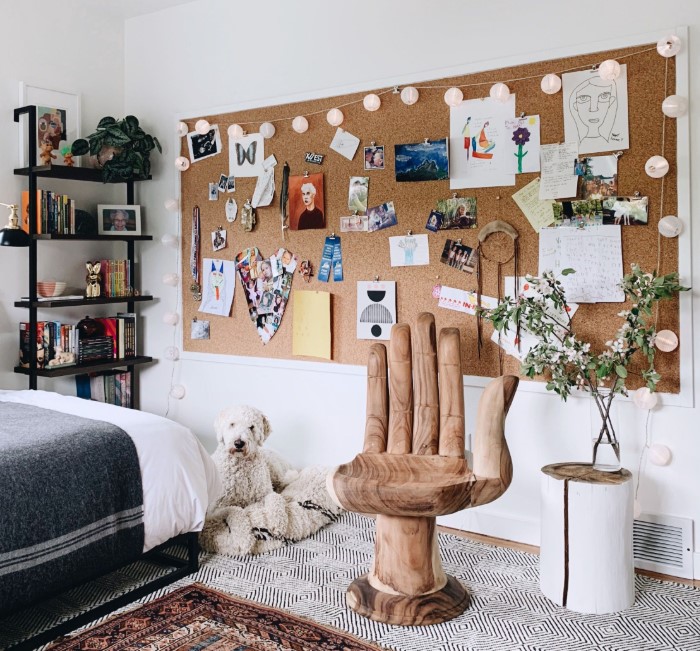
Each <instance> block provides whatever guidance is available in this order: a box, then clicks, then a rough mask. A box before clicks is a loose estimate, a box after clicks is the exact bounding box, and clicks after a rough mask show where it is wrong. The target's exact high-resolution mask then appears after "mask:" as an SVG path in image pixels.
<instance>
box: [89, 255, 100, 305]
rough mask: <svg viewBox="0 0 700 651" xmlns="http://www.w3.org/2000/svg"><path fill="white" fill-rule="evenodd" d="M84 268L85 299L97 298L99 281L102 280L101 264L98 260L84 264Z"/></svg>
mask: <svg viewBox="0 0 700 651" xmlns="http://www.w3.org/2000/svg"><path fill="white" fill-rule="evenodd" d="M85 267H86V268H87V276H85V281H86V282H87V287H86V288H85V297H86V298H97V297H98V296H99V295H100V281H101V280H102V274H100V267H101V264H100V262H99V260H95V262H86V263H85Z"/></svg>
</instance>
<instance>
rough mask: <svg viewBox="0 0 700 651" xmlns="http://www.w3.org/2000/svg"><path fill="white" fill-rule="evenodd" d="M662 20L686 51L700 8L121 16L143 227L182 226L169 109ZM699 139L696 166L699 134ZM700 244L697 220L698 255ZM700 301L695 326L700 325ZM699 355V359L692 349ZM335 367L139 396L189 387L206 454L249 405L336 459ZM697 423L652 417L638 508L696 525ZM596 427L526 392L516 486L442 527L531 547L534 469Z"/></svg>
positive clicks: (559, 42) (253, 10) (179, 412)
mask: <svg viewBox="0 0 700 651" xmlns="http://www.w3.org/2000/svg"><path fill="white" fill-rule="evenodd" d="M660 23H665V24H666V26H668V27H672V26H673V25H681V24H686V25H689V26H690V35H691V49H692V48H693V40H695V41H697V39H698V38H700V5H698V4H697V3H690V2H687V0H668V1H667V2H664V3H663V9H661V5H660V4H659V3H658V2H657V1H652V0H626V1H625V2H617V3H610V2H602V1H601V0H591V1H590V2H589V3H588V4H587V5H586V7H585V9H584V8H582V7H581V6H580V5H572V3H565V2H561V1H546V2H544V1H543V2H538V3H530V4H529V5H527V7H526V6H525V5H523V4H522V3H516V2H503V1H495V2H488V3H486V2H483V3H475V2H469V3H467V2H461V1H458V0H454V1H446V0H436V1H434V2H431V3H426V2H423V1H421V0H385V1H384V2H372V1H370V0H368V1H346V2H344V3H329V2H324V1H323V0H307V2H305V3H303V5H301V4H300V3H293V2H288V1H285V0H275V1H268V2H265V3H254V2H247V3H241V2H237V3H230V2H225V1H224V0H200V1H198V2H192V3H191V4H188V5H183V6H180V7H177V8H174V9H171V10H167V11H164V12H161V13H157V14H152V15H149V16H144V17H140V18H134V19H131V20H128V21H127V24H126V100H125V101H126V107H127V109H128V111H129V112H133V113H135V114H136V115H138V116H139V117H140V118H142V119H143V120H144V121H146V122H147V123H148V124H149V126H151V127H152V128H153V130H154V131H156V132H157V134H158V135H160V136H162V139H163V140H164V141H165V143H166V152H165V155H164V156H163V157H162V160H160V161H159V162H158V163H157V165H156V167H155V176H156V180H155V181H154V182H153V183H150V184H147V185H148V187H145V188H144V194H143V197H144V201H145V203H146V204H147V205H148V207H149V211H150V212H149V215H150V219H149V227H150V229H151V231H152V232H153V233H154V235H156V236H157V237H159V236H160V235H162V234H163V233H165V232H176V230H177V224H176V218H175V217H174V216H172V215H169V214H167V213H165V211H164V210H163V209H162V208H161V206H162V204H163V200H164V199H166V198H168V197H170V196H173V195H174V194H175V191H176V173H175V172H174V171H173V167H172V160H173V157H174V155H173V149H174V145H175V144H176V140H175V138H174V137H172V136H171V134H172V130H173V128H174V125H175V115H176V114H187V115H190V116H195V115H198V114H202V113H205V112H208V111H209V112H210V110H211V109H213V108H214V107H221V106H227V105H232V104H238V103H243V102H259V103H261V104H264V103H270V102H273V101H274V98H275V97H283V96H287V95H293V94H297V93H306V92H308V93H314V92H318V93H320V92H323V93H324V94H325V91H328V94H333V91H332V90H331V89H337V88H340V87H344V86H352V85H364V86H366V87H367V88H372V87H376V84H377V82H378V81H379V80H387V79H394V80H397V83H398V80H401V81H405V82H408V81H411V80H421V79H425V78H426V77H427V78H429V77H430V76H431V73H430V71H432V70H436V69H445V68H447V67H452V68H453V69H454V70H455V72H456V71H458V69H459V66H460V65H461V64H462V65H467V64H473V63H474V62H478V61H481V62H483V66H484V68H487V67H494V66H497V65H498V63H497V59H499V58H501V57H506V56H514V55H522V56H524V55H527V54H528V53H531V52H544V53H543V58H546V52H547V50H548V49H549V48H552V49H555V48H560V47H564V46H567V45H572V44H583V45H586V44H589V43H592V42H595V41H600V40H608V39H612V38H615V37H617V36H619V35H620V34H629V35H632V34H637V33H642V32H649V31H651V30H654V29H657V28H659V27H662V25H661V24H660ZM691 61H692V53H691ZM691 74H692V79H691V85H692V88H693V89H694V91H693V93H692V94H691V98H690V105H691V107H692V113H693V118H697V116H698V115H700V108H699V107H700V101H698V100H699V99H700V98H698V93H697V88H698V87H700V68H699V67H697V66H694V67H693V68H692V70H691ZM384 85H386V84H384ZM273 142H274V141H273ZM692 145H693V151H694V152H695V153H694V155H693V163H694V166H695V168H696V169H697V167H698V166H699V165H700V136H698V134H697V133H695V134H693V140H692ZM651 153H654V152H650V154H651ZM695 212H697V210H696V211H695ZM689 217H690V215H685V218H686V219H687V218H689ZM698 237H700V229H697V228H696V229H695V234H694V238H695V239H694V246H693V248H694V250H696V251H697V250H698ZM698 266H699V265H696V269H697V268H698ZM175 269H176V255H175V253H174V252H171V251H169V250H166V249H163V248H162V247H160V245H159V244H157V243H154V244H153V245H151V246H149V248H148V250H147V255H146V257H145V278H146V281H147V285H148V286H149V287H148V288H149V289H151V290H152V291H153V292H154V293H156V294H158V295H160V296H161V297H162V300H161V301H160V303H159V304H156V305H153V306H149V307H148V308H147V309H146V310H145V313H146V315H147V334H146V352H147V353H148V354H152V355H154V356H155V357H162V351H163V347H164V346H165V345H166V344H167V343H170V342H172V341H173V338H174V334H173V331H172V328H170V327H169V326H164V325H163V324H162V322H161V316H162V314H163V313H164V312H165V311H166V310H171V309H174V308H175V307H176V300H177V298H176V297H177V291H176V290H174V289H170V288H166V287H164V286H163V285H161V284H160V278H161V276H162V274H163V273H165V272H166V271H172V270H175ZM690 280H691V279H690V278H685V279H684V281H686V282H689V281H690ZM692 280H693V284H694V285H696V286H699V285H700V274H699V273H697V272H696V274H695V276H694V278H693V279H692ZM698 304H700V302H698V301H696V302H695V305H696V307H695V317H696V323H700V319H699V318H698V317H700V315H699V314H698V307H697V306H698ZM287 327H289V324H287ZM694 339H695V350H696V351H700V342H698V331H697V329H696V331H695V333H694ZM695 364H696V368H700V358H699V356H698V354H697V353H696V356H695ZM331 371H332V372H321V371H319V370H318V365H313V364H304V363H297V362H291V363H282V364H277V365H275V366H270V365H266V364H265V363H264V362H260V360H236V361H224V362H221V363H218V362H217V363H214V362H201V361H193V360H183V361H180V362H178V363H177V364H175V365H173V364H171V363H168V362H160V363H159V364H157V365H155V366H154V367H152V368H151V369H149V370H148V371H146V372H144V373H143V375H142V378H143V390H142V405H143V407H144V408H146V409H148V410H151V411H154V412H157V413H163V412H164V410H165V408H166V404H167V393H168V388H169V385H170V382H171V374H172V375H173V377H174V379H175V381H179V382H181V383H182V384H184V385H185V386H186V388H187V396H186V398H185V399H184V400H183V401H181V402H180V403H177V404H176V405H174V406H172V408H171V412H170V413H171V415H173V416H174V417H175V418H177V419H178V420H180V421H182V422H183V423H185V424H187V425H189V426H191V427H192V428H193V429H194V430H195V431H196V432H197V433H198V434H199V435H200V436H201V437H202V438H203V440H204V441H205V442H206V444H207V445H208V446H209V447H210V448H211V447H212V446H213V444H214V441H213V435H212V431H211V423H212V421H213V419H214V416H215V414H216V413H217V412H218V410H219V409H221V408H222V407H223V406H225V405H228V404H231V403H246V402H249V403H252V404H255V405H257V406H259V407H260V408H262V409H263V410H264V411H265V412H266V413H267V414H268V415H269V416H270V418H271V420H272V423H273V427H274V429H275V432H274V434H273V437H272V439H271V443H272V445H274V446H275V447H276V448H277V449H279V450H282V451H283V452H285V453H286V454H287V456H288V457H289V458H290V459H291V460H292V461H294V462H295V463H297V464H310V463H320V464H326V465H329V464H335V463H339V462H343V461H347V460H349V459H350V458H351V457H352V456H353V455H354V454H355V453H356V452H358V451H359V449H360V446H361V439H362V433H363V421H364V400H365V384H364V378H363V376H362V373H361V371H358V369H356V368H348V367H342V366H338V367H334V368H331ZM479 393H480V391H479V390H478V389H475V388H468V389H467V390H466V401H467V408H468V410H469V413H472V414H473V410H474V407H475V404H476V400H477V399H478V396H479ZM697 402H698V400H697V397H696V403H697ZM644 416H645V414H643V413H641V412H640V411H638V410H636V409H635V407H634V406H633V405H632V404H630V403H622V404H620V423H621V425H620V433H621V438H622V450H623V462H624V464H625V466H626V467H628V468H630V469H632V470H633V471H635V472H636V470H637V466H638V462H639V454H640V451H641V448H642V445H643V442H644ZM472 418H473V416H472ZM699 419H700V410H699V409H698V408H695V409H688V408H678V407H674V408H672V407H666V408H664V409H662V410H660V411H658V412H657V413H654V415H653V418H652V423H651V424H652V432H653V439H654V441H659V442H665V443H667V444H668V445H669V446H670V447H671V449H672V450H673V451H674V459H673V463H672V465H670V466H669V467H666V468H658V467H654V466H647V467H646V470H645V472H644V476H643V481H642V484H641V488H640V491H639V499H640V501H641V504H642V507H643V509H644V510H645V511H649V512H661V513H668V514H674V515H678V516H685V517H688V518H692V519H694V520H695V521H696V522H700V482H698V481H697V468H698V467H700V443H699V442H698V427H697V422H698V420H699ZM470 426H471V425H470ZM590 435H591V425H590V412H589V404H588V401H584V400H572V401H570V402H569V403H568V404H566V405H564V404H562V403H560V402H559V400H558V398H556V397H555V396H552V395H542V394H537V393H525V392H521V393H519V394H518V396H517V397H516V399H515V402H514V405H513V408H512V409H511V414H510V416H509V419H508V439H509V444H510V446H511V451H512V454H513V459H514V467H515V478H514V482H513V485H512V487H511V489H510V490H509V491H508V493H507V494H506V495H505V496H504V497H503V498H501V499H500V500H498V501H497V502H495V503H494V504H493V505H489V506H487V507H484V508H482V509H478V510H476V512H470V511H467V512H465V513H462V514H458V515H456V516H454V517H452V518H451V519H449V523H450V524H452V525H453V526H460V527H463V528H467V529H471V530H475V531H483V532H486V533H490V534H494V535H500V536H503V537H506V538H511V539H516V540H522V541H525V542H533V543H537V542H538V540H539V524H538V522H539V520H538V519H539V492H538V491H539V469H540V467H541V466H542V465H544V464H546V463H551V462H556V461H563V460H587V457H588V454H589V439H590ZM698 565H700V563H698Z"/></svg>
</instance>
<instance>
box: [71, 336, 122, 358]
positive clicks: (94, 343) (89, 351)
mask: <svg viewBox="0 0 700 651" xmlns="http://www.w3.org/2000/svg"><path fill="white" fill-rule="evenodd" d="M113 346H114V342H113V341H112V337H108V336H100V337H89V338H87V339H81V340H80V346H79V348H78V363H79V364H84V363H85V362H98V361H100V360H103V359H113Z"/></svg>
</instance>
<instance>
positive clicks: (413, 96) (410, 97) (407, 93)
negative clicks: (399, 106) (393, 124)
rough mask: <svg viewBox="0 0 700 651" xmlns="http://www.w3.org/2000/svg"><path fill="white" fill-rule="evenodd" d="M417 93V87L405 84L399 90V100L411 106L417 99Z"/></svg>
mask: <svg viewBox="0 0 700 651" xmlns="http://www.w3.org/2000/svg"><path fill="white" fill-rule="evenodd" d="M418 97H419V93H418V89H416V88H414V87H413V86H406V88H404V89H403V90H402V91H401V101H402V102H403V103H404V104H406V106H412V105H413V104H415V103H416V102H417V101H418Z"/></svg>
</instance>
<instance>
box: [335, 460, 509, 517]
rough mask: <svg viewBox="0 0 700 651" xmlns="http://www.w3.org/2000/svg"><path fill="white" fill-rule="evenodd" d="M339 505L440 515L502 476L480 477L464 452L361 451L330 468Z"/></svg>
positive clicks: (465, 502) (490, 486)
mask: <svg viewBox="0 0 700 651" xmlns="http://www.w3.org/2000/svg"><path fill="white" fill-rule="evenodd" d="M332 481H333V490H334V492H335V494H336V496H337V498H338V500H339V501H340V503H341V504H342V506H343V507H344V508H346V509H348V510H351V511H359V512H361V513H373V514H374V513H379V514H382V515H403V516H409V517H410V516H414V517H419V516H438V515H447V514H449V513H454V512H456V511H460V510H462V509H464V508H467V507H468V506H470V505H471V504H472V502H473V501H474V499H475V497H476V496H477V495H479V494H481V493H482V492H483V491H484V490H485V489H487V488H488V489H489V492H490V491H491V490H494V491H495V490H497V489H498V487H499V486H500V479H479V478H477V477H476V476H475V475H474V473H473V472H472V471H471V470H470V469H469V466H468V464H467V461H466V460H465V459H463V458H456V457H443V456H439V455H416V454H388V453H385V452H382V453H372V452H364V453H362V454H358V455H357V456H356V457H355V458H354V459H353V460H352V461H351V462H350V463H346V464H345V465H342V466H340V467H339V468H337V469H336V471H335V473H334V474H333V480H332Z"/></svg>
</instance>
